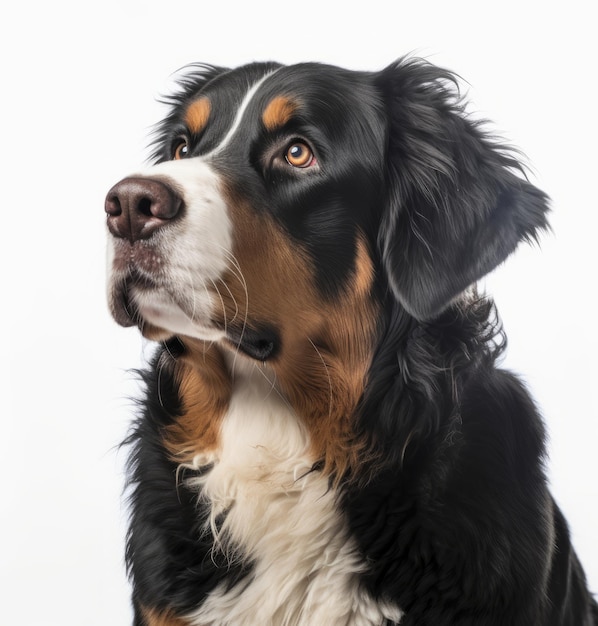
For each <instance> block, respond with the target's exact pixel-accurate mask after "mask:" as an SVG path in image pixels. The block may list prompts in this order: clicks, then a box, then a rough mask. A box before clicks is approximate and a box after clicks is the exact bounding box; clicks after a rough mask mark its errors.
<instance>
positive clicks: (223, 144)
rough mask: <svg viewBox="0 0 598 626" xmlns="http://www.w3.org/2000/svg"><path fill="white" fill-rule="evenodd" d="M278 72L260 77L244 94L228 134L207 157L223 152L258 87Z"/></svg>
mask: <svg viewBox="0 0 598 626" xmlns="http://www.w3.org/2000/svg"><path fill="white" fill-rule="evenodd" d="M277 71H278V70H274V71H273V72H269V73H268V74H266V75H265V76H262V77H261V78H260V79H259V80H258V81H257V83H254V84H253V85H252V86H251V88H250V89H249V91H248V92H247V93H246V94H245V97H244V98H243V102H241V105H240V106H239V108H238V110H237V114H236V116H235V119H234V121H233V124H232V126H231V127H230V129H229V131H228V133H226V136H225V137H224V139H223V140H222V141H221V142H220V144H219V145H218V146H216V148H214V150H212V152H211V153H210V155H209V156H212V155H214V154H217V153H218V152H220V151H221V150H223V149H224V148H225V147H226V145H227V144H228V143H229V142H230V140H231V138H232V137H233V135H234V134H235V133H236V132H237V129H238V128H239V126H240V125H241V120H242V119H243V115H244V114H245V111H246V110H247V107H248V106H249V103H250V102H251V100H252V99H253V96H255V93H256V91H257V90H258V89H259V88H260V86H261V85H262V83H263V82H264V81H265V80H266V79H267V78H269V77H270V76H272V74H274V73H275V72H277Z"/></svg>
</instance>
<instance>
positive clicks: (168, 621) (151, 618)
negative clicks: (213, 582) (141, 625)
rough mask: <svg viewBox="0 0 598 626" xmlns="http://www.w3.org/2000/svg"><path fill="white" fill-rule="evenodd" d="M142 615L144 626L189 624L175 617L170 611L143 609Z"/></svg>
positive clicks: (184, 625) (186, 625) (185, 625)
mask: <svg viewBox="0 0 598 626" xmlns="http://www.w3.org/2000/svg"><path fill="white" fill-rule="evenodd" d="M142 613H143V621H144V622H145V626H189V622H187V621H186V620H182V619H181V618H180V617H175V616H174V615H173V614H172V613H171V612H170V611H166V612H161V611H157V610H155V609H146V608H143V609H142Z"/></svg>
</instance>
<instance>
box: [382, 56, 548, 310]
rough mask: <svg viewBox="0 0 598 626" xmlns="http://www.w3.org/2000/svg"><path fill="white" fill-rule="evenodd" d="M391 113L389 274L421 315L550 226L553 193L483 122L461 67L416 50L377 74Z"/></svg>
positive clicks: (385, 234)
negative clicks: (468, 104) (452, 68)
mask: <svg viewBox="0 0 598 626" xmlns="http://www.w3.org/2000/svg"><path fill="white" fill-rule="evenodd" d="M376 83H377V86H378V88H379V89H380V91H381V92H382V94H383V96H384V99H385V102H386V107H387V114H388V118H389V131H388V132H389V135H388V154H387V166H388V171H387V185H388V189H387V191H388V193H387V200H386V202H387V206H386V208H385V213H384V217H383V221H382V227H381V231H380V235H379V245H380V248H381V251H382V258H383V261H384V265H385V268H386V271H387V274H388V279H389V284H390V286H391V289H392V290H393V292H394V294H395V296H396V297H397V298H398V300H399V301H400V302H401V303H402V304H403V306H404V307H405V308H406V309H407V310H408V311H409V312H410V313H411V314H412V315H413V316H414V317H416V318H418V319H430V318H432V317H434V316H436V315H437V314H438V313H440V312H441V311H442V310H443V309H444V308H445V307H446V306H447V305H448V304H450V302H451V301H452V300H453V299H454V298H455V297H456V296H458V295H459V294H460V293H462V292H463V291H464V290H465V289H466V288H467V287H468V286H469V285H471V284H472V283H474V282H475V281H476V280H478V279H479V278H481V277H482V276H483V275H485V274H487V273H488V272H490V271H491V270H492V269H493V268H495V267H496V266H497V265H499V264H500V263H501V262H502V261H504V260H505V258H506V257H507V256H508V255H509V254H510V253H511V252H513V250H514V249H515V247H516V246H517V244H518V243H519V242H520V241H522V240H528V241H529V240H534V239H536V237H537V234H538V231H539V230H541V229H544V228H546V227H547V221H546V213H547V211H548V207H547V202H548V199H547V197H546V195H545V194H544V193H543V192H541V191H540V190H538V189H537V188H535V187H534V186H533V185H531V184H530V183H529V182H527V181H526V180H525V179H524V178H523V177H521V174H522V167H521V165H520V164H519V163H518V161H517V160H516V159H515V158H514V157H513V156H512V153H509V151H508V150H507V149H505V148H504V146H500V145H498V144H497V143H495V142H493V141H492V140H491V138H490V137H488V136H487V135H486V134H485V133H484V132H483V131H482V130H481V128H480V124H479V123H476V122H474V121H472V120H471V119H468V118H467V115H466V113H465V111H464V105H463V103H462V101H461V99H460V96H459V93H458V88H457V82H456V80H455V77H454V75H452V74H451V73H449V72H447V71H445V70H442V69H440V68H437V67H435V66H433V65H431V64H429V63H427V62H425V61H422V60H419V59H409V60H400V61H398V62H397V63H396V64H393V65H391V66H389V67H388V68H386V69H385V70H383V71H382V72H380V73H379V74H377V75H376Z"/></svg>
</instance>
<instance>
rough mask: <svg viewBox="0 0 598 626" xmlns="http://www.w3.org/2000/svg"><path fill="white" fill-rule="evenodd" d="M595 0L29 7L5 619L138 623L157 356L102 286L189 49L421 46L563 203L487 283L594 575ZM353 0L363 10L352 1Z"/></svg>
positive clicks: (8, 86) (5, 407)
mask: <svg viewBox="0 0 598 626" xmlns="http://www.w3.org/2000/svg"><path fill="white" fill-rule="evenodd" d="M590 5H591V3H590V2H578V1H576V0H572V1H568V2H559V3H556V2H539V1H538V2H527V3H526V2H524V1H523V0H517V1H516V2H511V1H503V2H501V3H496V2H495V3H483V2H480V1H479V0H477V1H474V2H458V1H452V2H447V1H446V0H434V1H433V0H426V1H425V2H420V3H417V2H404V3H403V2H399V1H395V2H389V1H388V0H386V1H384V2H382V1H379V0H369V1H368V2H364V3H360V4H356V5H351V4H350V3H347V2H342V3H341V2H339V3H337V4H334V3H332V2H330V3H325V2H324V1H323V0H322V1H318V2H313V1H312V0H306V1H303V2H282V1H278V2H271V3H267V2H260V1H256V2H244V3H241V2H239V4H238V6H236V5H235V4H234V3H232V2H231V3H227V2H225V1H221V2H206V1H203V2H202V1H201V0H196V1H194V2H177V1H176V0H169V1H168V2H167V1H166V0H163V1H162V2H155V1H153V0H142V1H139V2H132V1H126V0H118V2H116V1H115V0H104V1H103V2H101V3H93V4H92V3H84V2H68V1H65V0H55V1H52V2H42V1H38V2H26V1H22V2H20V3H19V6H18V8H15V3H12V6H11V8H4V9H3V14H2V16H1V18H0V21H1V24H0V46H1V50H0V64H1V65H0V68H1V73H0V90H1V92H0V103H1V109H0V120H1V121H0V124H1V135H0V141H1V143H0V154H1V157H0V158H1V159H2V166H1V168H0V176H1V187H0V208H1V213H0V215H1V218H2V222H1V225H2V226H1V230H0V232H1V235H0V237H1V241H0V254H1V258H0V261H1V265H0V272H1V282H0V285H1V298H2V299H1V306H0V315H1V324H0V329H1V330H2V333H3V342H2V348H1V357H0V362H1V367H2V375H1V377H0V384H1V385H2V390H1V395H0V419H1V430H0V480H1V481H2V482H1V485H0V493H1V496H0V502H1V505H0V507H1V508H0V522H1V526H0V595H1V597H2V612H1V617H0V621H2V623H5V624H11V625H13V624H25V625H28V626H29V625H40V626H53V625H55V624H56V625H61V626H70V625H77V626H81V625H96V624H97V625H103V626H105V625H107V624H110V625H120V624H127V623H129V621H130V610H129V599H128V595H129V589H128V583H127V581H126V577H125V573H124V568H123V558H122V554H123V536H124V532H125V524H124V520H125V518H126V512H125V508H124V506H123V505H122V504H121V490H122V486H123V456H124V455H123V454H122V453H119V452H118V450H117V445H118V443H119V442H120V440H121V439H122V438H123V436H124V435H125V432H126V429H127V424H128V421H129V419H130V416H131V414H132V411H133V403H132V402H131V401H130V400H129V399H128V398H130V396H131V395H134V394H135V393H136V390H137V387H136V383H135V382H134V380H133V377H132V376H131V375H130V374H129V373H127V369H128V368H134V367H138V366H139V365H140V364H141V363H143V361H144V359H146V358H147V356H148V355H149V354H150V353H151V344H147V343H145V344H144V343H143V342H142V340H141V339H140V337H139V336H138V334H137V333H136V331H134V330H131V329H129V330H125V329H122V328H120V327H117V326H116V324H115V323H114V322H113V321H112V320H111V318H110V316H109V315H108V313H107V309H106V305H105V301H104V288H105V287H104V285H105V279H104V252H105V243H104V215H103V202H104V195H105V193H106V191H107V190H108V188H109V187H110V186H111V185H112V184H113V183H115V182H116V181H117V180H119V179H120V178H121V177H123V176H124V175H125V174H127V173H128V172H130V171H132V170H133V169H135V168H137V166H138V165H139V164H140V163H141V162H142V160H143V159H144V158H145V157H146V156H147V151H146V148H145V146H146V144H147V137H148V131H149V129H150V127H151V125H152V124H153V123H155V122H156V121H157V120H158V119H159V118H160V116H161V115H162V113H163V108H162V106H161V105H159V104H158V103H157V97H158V96H159V95H160V94H161V93H163V92H164V91H165V90H167V89H168V87H169V85H171V78H170V76H171V74H172V72H174V71H175V70H177V69H178V68H180V67H181V66H183V65H185V64H187V63H189V62H193V61H205V62H210V63H214V64H223V65H237V64H241V63H245V62H248V61H252V60H270V59H271V60H278V61H282V62H293V61H300V60H318V61H324V62H329V63H335V64H339V65H343V66H347V67H351V68H354V69H373V70H376V69H380V68H382V67H383V66H385V65H386V64H388V63H390V62H391V61H393V60H394V59H395V58H397V57H399V56H401V55H403V54H405V53H407V52H411V51H415V52H416V53H417V54H419V55H422V56H426V57H427V58H429V59H430V60H432V61H433V62H435V63H438V64H440V65H443V66H446V67H448V68H450V69H453V70H455V71H457V72H458V73H459V74H460V75H461V76H463V77H464V78H465V79H466V80H467V82H468V83H469V94H470V99H471V100H472V101H473V103H474V108H475V110H477V111H479V112H481V114H482V115H484V116H486V117H488V118H490V119H492V120H494V122H495V125H494V127H495V129H496V130H498V131H499V132H500V133H502V134H503V136H505V137H506V138H507V139H508V140H509V141H511V142H512V143H514V144H516V145H517V146H518V147H520V148H521V149H522V150H523V151H524V152H525V153H526V155H527V157H528V160H529V162H530V163H531V164H532V166H533V168H534V169H533V180H534V181H535V182H536V183H537V184H538V185H540V186H541V187H542V188H544V189H545V190H546V191H547V192H548V193H549V194H550V195H551V196H552V198H553V209H554V211H553V216H552V225H553V229H554V233H553V234H552V235H549V236H545V237H544V238H543V241H542V246H541V248H537V247H533V248H525V249H522V250H521V252H519V253H517V254H516V255H515V256H513V257H511V258H510V259H509V261H508V262H507V263H506V264H505V265H504V266H503V267H502V268H500V270H498V271H497V272H495V273H494V274H493V275H492V276H491V277H490V278H489V279H488V280H487V281H486V288H487V289H488V290H489V291H490V292H492V293H493V294H494V295H495V297H496V300H497V302H498V306H499V310H500V312H501V314H502V317H503V320H504V323H505V326H506V329H507V332H508V334H509V337H510V344H509V345H510V349H509V353H508V357H507V360H506V364H507V366H509V367H510V368H513V369H514V370H516V371H518V372H520V373H522V375H523V376H524V378H525V380H526V381H527V382H528V384H529V386H530V387H531V389H532V391H533V393H534V395H535V397H536V399H537V401H538V403H539V405H540V406H541V407H542V410H543V413H544V415H545V417H546V421H547V423H548V427H549V432H550V437H551V444H550V452H551V459H550V462H549V465H548V467H549V472H550V477H551V483H552V486H553V491H554V493H555V495H556V498H557V500H558V502H559V503H560V504H561V506H562V507H563V509H564V510H565V512H566V514H567V516H568V518H569V520H570V524H571V527H572V534H573V540H574V543H575V545H576V547H577V549H578V552H579V553H580V557H581V559H582V561H583V563H584V564H585V567H586V569H587V573H588V576H589V579H590V581H591V585H592V587H593V588H594V589H595V590H598V539H597V536H598V481H597V480H596V478H597V474H598V454H597V452H596V450H597V446H598V408H597V385H598V376H597V375H598V366H597V362H596V354H597V353H598V342H597V337H596V333H597V328H598V323H597V319H596V268H597V264H598V251H597V247H598V246H597V243H596V230H597V226H598V218H597V211H598V206H597V202H596V193H595V187H596V179H597V177H598V167H597V165H598V162H597V158H596V152H595V150H596V145H597V144H598V136H597V128H596V119H597V115H596V106H597V105H596V90H595V84H596V61H597V60H598V59H597V56H598V55H597V47H596V38H595V34H596V33H595V28H594V24H595V21H594V20H595V18H594V17H592V16H590V13H589V10H590ZM351 6H354V8H350V7H351Z"/></svg>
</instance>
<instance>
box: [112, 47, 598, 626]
mask: <svg viewBox="0 0 598 626" xmlns="http://www.w3.org/2000/svg"><path fill="white" fill-rule="evenodd" d="M174 92H175V93H174V94H173V95H171V96H169V97H168V98H167V100H166V104H167V105H168V107H169V108H168V114H167V115H166V117H165V119H164V120H163V121H162V122H161V123H160V124H159V126H158V127H157V128H156V135H155V144H154V147H155V152H154V155H153V156H154V159H153V164H152V165H151V166H149V167H147V168H146V169H143V170H141V171H140V172H138V173H135V174H133V175H131V176H128V177H127V178H125V179H123V180H121V181H120V182H119V183H117V184H116V185H115V186H114V187H113V188H112V189H111V190H110V191H109V192H108V195H107V197H106V204H105V211H106V213H107V228H108V231H109V235H108V236H109V244H108V266H109V281H108V299H109V306H110V310H111V313H112V315H113V317H114V318H115V320H116V321H117V322H118V323H119V324H121V325H122V326H137V327H138V328H139V329H140V331H141V333H142V335H143V336H144V337H146V338H149V339H150V340H155V341H156V342H159V347H158V348H157V352H156V354H155V355H154V357H153V358H152V360H151V363H150V365H149V367H148V368H147V370H146V371H144V372H143V373H142V376H143V380H144V387H145V395H144V397H143V399H141V400H140V409H139V412H138V415H137V419H136V421H135V422H134V424H133V426H132V429H131V433H130V436H129V437H128V439H127V442H126V443H127V445H128V446H129V454H130V458H129V470H130V473H129V476H130V481H129V490H130V491H129V497H130V511H131V512H130V525H129V531H128V537H127V548H126V561H127V565H128V571H129V575H130V577H131V580H132V589H133V591H132V594H133V600H132V601H133V606H134V614H135V618H134V620H135V621H134V623H135V624H136V625H137V626H141V625H144V626H207V625H214V626H216V625H219V626H222V625H230V626H242V625H247V626H258V625H259V626H264V625H272V626H278V625H281V626H282V625H284V626H291V625H296V626H319V625H327V626H328V625H330V626H333V625H349V624H350V625H355V626H374V625H376V626H378V625H383V624H384V625H389V624H400V625H401V626H414V625H418V626H423V625H426V626H430V625H433V626H444V625H446V626H449V625H451V626H454V625H459V626H466V625H476V626H506V625H508V626H517V625H521V626H532V625H533V626H540V625H551V626H552V625H554V626H556V625H570V626H573V625H575V626H589V625H592V624H593V625H596V624H598V607H597V605H596V603H595V600H594V599H593V598H592V595H591V593H590V592H589V591H588V589H587V584H586V581H585V576H584V573H583V570H582V567H581V565H580V563H579V561H578V559H577V557H576V555H575V553H574V550H573V548H572V546H571V543H570V540H569V534H568V530H567V525H566V522H565V520H564V517H563V515H562V514H561V512H560V510H559V508H558V507H557V505H556V504H555V502H554V500H553V499H552V497H551V495H550V493H549V490H548V488H547V480H546V477H545V471H544V462H545V430H544V426H543V422H542V419H541V417H540V415H539V412H538V410H537V409H536V407H535V405H534V402H533V400H532V399H531V397H530V395H529V393H528V392H527V391H526V389H525V386H524V385H523V384H522V382H521V381H520V380H518V379H517V377H516V376H514V375H513V374H512V373H509V372H508V371H505V370H503V369H501V368H500V367H499V366H498V365H497V359H498V358H499V357H500V355H501V353H502V352H503V350H504V347H505V339H504V333H503V330H502V328H501V325H500V321H499V318H498V315H497V313H496V310H495V307H494V304H493V302H492V300H491V299H490V298H489V297H486V296H484V295H481V294H479V293H478V292H477V289H476V283H477V281H478V280H479V279H480V278H481V277H483V276H484V275H486V274H487V273H488V272H490V271H491V270H493V269H494V268H495V267H496V266H498V265H499V264H501V263H502V262H503V261H504V260H505V259H506V258H507V256H509V255H510V254H511V253H512V252H513V251H514V250H515V248H516V247H517V246H518V244H519V243H520V242H525V241H527V242H530V241H535V240H537V239H538V237H539V235H540V234H541V233H542V232H543V231H544V230H545V229H547V228H548V221H547V214H548V211H549V208H548V205H549V200H548V198H547V196H546V195H545V194H544V193H543V192H542V191H540V190H539V189H537V188H536V187H535V186H533V185H532V184H531V183H530V182H529V181H528V179H527V178H526V176H525V169H524V167H523V166H522V164H521V163H520V159H519V157H518V156H517V155H518V153H517V152H515V151H514V150H512V149H510V148H509V147H507V146H505V145H504V144H502V143H500V142H499V141H497V140H496V139H495V138H494V137H493V136H492V135H490V134H489V132H488V130H487V125H486V124H485V123H483V122H480V121H476V120H475V119H473V118H472V117H471V115H470V114H469V113H468V110H467V104H466V102H465V101H464V99H463V98H462V97H461V95H460V92H459V82H458V80H457V78H456V77H455V75H454V74H453V73H451V72H449V71H447V70H444V69H441V68H439V67H436V66H434V65H433V64H430V63H429V62H427V61H425V60H422V59H417V58H413V57H405V58H402V59H399V60H398V61H396V62H394V63H393V64H391V65H390V66H388V67H386V68H385V69H383V70H381V71H377V72H365V71H349V70H345V69H341V68H338V67H333V66H328V65H323V64H316V63H305V64H298V65H291V66H283V65H280V64H277V63H253V64H249V65H245V66H242V67H239V68H236V69H232V70H231V69H227V68H222V67H215V66H210V65H203V64H201V65H200V64H198V65H193V66H190V67H189V68H187V70H186V71H185V72H184V74H183V76H182V78H181V79H180V81H179V83H178V85H177V87H176V88H175V90H174Z"/></svg>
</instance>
